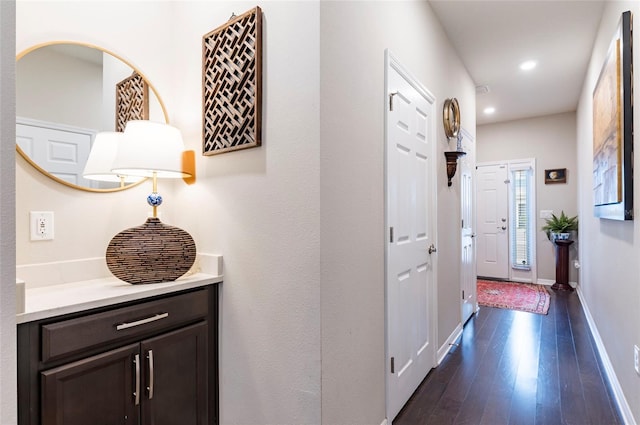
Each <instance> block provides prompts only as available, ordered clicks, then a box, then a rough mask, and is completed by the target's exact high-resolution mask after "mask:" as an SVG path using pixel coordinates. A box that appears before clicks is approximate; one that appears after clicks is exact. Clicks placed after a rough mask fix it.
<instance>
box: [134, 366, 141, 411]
mask: <svg viewBox="0 0 640 425" xmlns="http://www.w3.org/2000/svg"><path fill="white" fill-rule="evenodd" d="M133 363H135V365H136V392H134V393H133V395H134V397H135V399H136V401H135V403H136V406H137V405H139V404H140V354H136V356H135V358H134V359H133Z"/></svg>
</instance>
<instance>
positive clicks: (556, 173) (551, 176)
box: [544, 168, 567, 184]
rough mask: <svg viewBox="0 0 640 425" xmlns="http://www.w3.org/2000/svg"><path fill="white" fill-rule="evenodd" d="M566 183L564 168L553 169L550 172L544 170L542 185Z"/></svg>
mask: <svg viewBox="0 0 640 425" xmlns="http://www.w3.org/2000/svg"><path fill="white" fill-rule="evenodd" d="M566 182H567V169H566V168H553V169H551V170H544V184H551V183H566Z"/></svg>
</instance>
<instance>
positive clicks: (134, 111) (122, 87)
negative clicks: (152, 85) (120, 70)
mask: <svg viewBox="0 0 640 425" xmlns="http://www.w3.org/2000/svg"><path fill="white" fill-rule="evenodd" d="M148 119H149V85H148V84H147V82H146V81H145V79H144V78H142V75H140V74H138V73H137V72H135V71H134V72H133V73H132V74H131V76H130V77H127V78H125V79H124V80H122V81H120V82H119V83H117V84H116V131H124V127H125V126H126V125H127V122H128V121H131V120H148Z"/></svg>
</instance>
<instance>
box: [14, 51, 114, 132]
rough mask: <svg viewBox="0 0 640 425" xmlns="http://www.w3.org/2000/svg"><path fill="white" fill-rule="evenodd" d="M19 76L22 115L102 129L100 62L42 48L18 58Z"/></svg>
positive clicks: (17, 98)
mask: <svg viewBox="0 0 640 425" xmlns="http://www.w3.org/2000/svg"><path fill="white" fill-rule="evenodd" d="M16 76H17V78H16V113H17V114H18V116H19V117H24V118H32V119H37V120H42V121H48V122H54V123H58V124H66V125H71V126H76V127H82V128H87V129H95V130H102V129H103V127H102V120H101V116H102V97H103V93H102V66H101V65H100V64H97V63H95V62H90V61H87V60H83V59H80V58H77V57H73V56H69V55H66V54H61V53H60V52H57V51H55V50H53V49H51V48H41V49H36V50H34V51H32V52H29V53H28V54H27V55H25V56H24V57H22V58H21V59H20V60H19V61H18V63H17V64H16ZM112 125H113V124H112Z"/></svg>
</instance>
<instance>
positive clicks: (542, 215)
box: [540, 210, 553, 218]
mask: <svg viewBox="0 0 640 425" xmlns="http://www.w3.org/2000/svg"><path fill="white" fill-rule="evenodd" d="M551 214H553V210H540V218H551Z"/></svg>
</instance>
